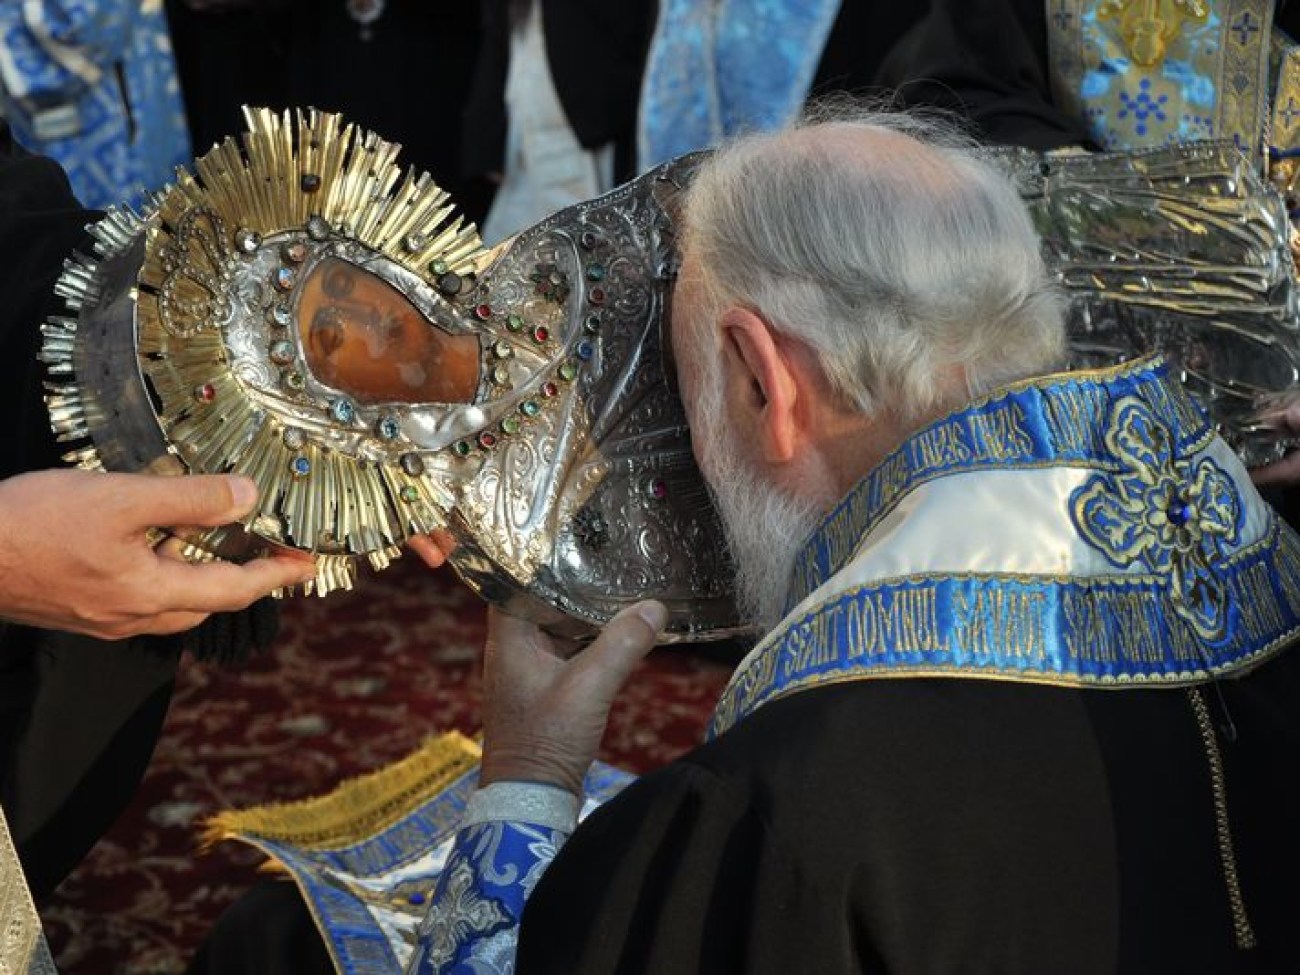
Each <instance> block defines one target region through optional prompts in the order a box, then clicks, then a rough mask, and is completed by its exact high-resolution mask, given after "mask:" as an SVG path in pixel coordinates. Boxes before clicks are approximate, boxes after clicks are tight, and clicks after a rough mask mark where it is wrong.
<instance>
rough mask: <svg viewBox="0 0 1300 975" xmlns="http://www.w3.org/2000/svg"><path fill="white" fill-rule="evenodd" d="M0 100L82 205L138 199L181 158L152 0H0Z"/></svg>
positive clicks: (160, 26)
mask: <svg viewBox="0 0 1300 975" xmlns="http://www.w3.org/2000/svg"><path fill="white" fill-rule="evenodd" d="M0 106H2V107H3V115H4V117H5V118H7V119H8V121H9V125H10V127H11V128H12V130H13V135H14V138H15V139H17V141H18V142H19V143H20V144H22V145H23V146H26V147H27V148H28V149H30V150H32V151H33V152H37V153H40V154H42V155H46V156H50V157H51V158H53V159H55V160H57V161H58V163H59V164H60V165H61V166H62V167H63V169H64V171H65V172H67V174H68V178H69V180H70V181H71V183H72V189H73V192H74V193H75V194H76V196H77V199H78V200H79V201H80V202H81V203H82V205H84V206H87V207H94V208H100V207H106V206H110V205H113V204H119V203H132V204H137V205H138V204H139V203H140V202H141V201H142V199H143V193H142V191H147V190H156V189H159V188H161V187H162V186H163V185H164V184H165V183H167V182H168V181H169V180H170V178H171V173H172V170H173V169H174V168H175V167H176V166H179V165H182V164H184V163H187V162H188V161H189V158H190V144H189V138H188V134H187V131H186V127H185V113H184V108H183V106H182V104H181V95H180V88H179V85H178V82H177V78H176V65H175V62H174V60H173V58H172V50H171V43H170V41H169V39H168V33H167V20H166V17H165V16H164V13H163V9H162V0H29V2H21V3H20V2H17V0H8V2H5V3H0Z"/></svg>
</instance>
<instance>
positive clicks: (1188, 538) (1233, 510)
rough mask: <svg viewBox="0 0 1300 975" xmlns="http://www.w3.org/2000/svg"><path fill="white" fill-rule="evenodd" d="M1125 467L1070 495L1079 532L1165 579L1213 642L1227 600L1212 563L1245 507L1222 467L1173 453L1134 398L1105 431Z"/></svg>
mask: <svg viewBox="0 0 1300 975" xmlns="http://www.w3.org/2000/svg"><path fill="white" fill-rule="evenodd" d="M1105 440H1106V445H1107V447H1108V448H1109V450H1110V452H1111V454H1112V456H1114V457H1115V459H1116V460H1118V461H1119V462H1120V464H1121V465H1122V466H1121V468H1120V470H1118V471H1116V472H1114V473H1105V474H1097V475H1094V476H1093V477H1091V478H1089V480H1088V481H1087V483H1086V484H1084V485H1083V486H1082V487H1081V488H1078V489H1077V490H1076V491H1075V492H1074V493H1073V494H1072V495H1071V497H1070V513H1071V517H1072V518H1073V520H1074V524H1075V527H1076V528H1077V529H1078V531H1079V534H1080V535H1082V536H1083V538H1084V539H1085V540H1086V541H1087V542H1088V543H1089V544H1090V545H1092V546H1093V547H1094V548H1096V549H1098V550H1099V551H1101V552H1102V553H1103V554H1104V555H1105V556H1106V558H1107V559H1108V560H1110V562H1112V563H1113V564H1114V565H1117V566H1120V567H1121V568H1123V567H1127V566H1130V565H1141V566H1142V567H1144V568H1145V569H1147V570H1148V571H1149V572H1152V573H1154V574H1156V575H1159V576H1164V577H1166V578H1167V579H1168V582H1169V586H1170V592H1171V593H1172V595H1173V597H1174V605H1175V610H1176V612H1178V614H1179V616H1181V617H1182V618H1183V619H1184V620H1186V621H1187V622H1188V623H1190V624H1191V626H1192V627H1193V628H1194V629H1195V631H1196V632H1197V634H1199V635H1200V636H1202V637H1203V638H1205V639H1207V640H1209V641H1211V642H1215V641H1218V640H1221V639H1223V637H1224V635H1225V633H1226V632H1227V624H1228V612H1227V599H1226V593H1225V589H1224V587H1223V583H1222V581H1221V580H1220V579H1219V578H1218V577H1216V575H1215V574H1214V573H1213V572H1211V571H1210V568H1209V566H1210V565H1211V564H1212V563H1213V562H1215V561H1217V560H1221V559H1222V558H1223V557H1224V552H1225V549H1226V547H1227V546H1228V545H1230V544H1231V543H1233V542H1235V541H1236V540H1237V537H1238V534H1239V532H1240V527H1241V521H1242V519H1243V517H1244V509H1243V507H1242V504H1241V499H1240V498H1239V497H1238V494H1237V490H1236V488H1235V486H1234V485H1233V483H1232V480H1231V478H1229V477H1228V475H1227V473H1225V472H1224V470H1223V469H1222V468H1221V467H1219V465H1218V464H1216V463H1215V462H1214V461H1213V460H1211V459H1210V458H1208V457H1202V458H1201V459H1200V460H1199V461H1197V462H1196V463H1193V462H1192V461H1190V460H1186V459H1183V458H1181V457H1178V456H1175V452H1174V441H1173V437H1172V435H1171V434H1170V431H1169V429H1168V428H1167V427H1166V426H1165V425H1164V424H1163V423H1161V422H1160V420H1158V419H1157V418H1156V417H1155V415H1154V414H1153V413H1152V412H1151V410H1150V409H1149V408H1148V407H1147V406H1146V404H1144V403H1143V402H1142V401H1141V400H1139V399H1137V398H1136V397H1125V398H1124V399H1121V400H1119V401H1118V402H1117V403H1116V404H1115V405H1114V407H1113V408H1112V410H1111V416H1110V419H1109V422H1108V424H1107V430H1106V435H1105Z"/></svg>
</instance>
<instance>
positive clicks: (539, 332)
mask: <svg viewBox="0 0 1300 975" xmlns="http://www.w3.org/2000/svg"><path fill="white" fill-rule="evenodd" d="M550 337H551V330H550V329H549V328H547V327H546V326H545V325H538V326H537V327H536V328H535V329H533V341H534V342H545V341H546V340H547V339H549V338H550Z"/></svg>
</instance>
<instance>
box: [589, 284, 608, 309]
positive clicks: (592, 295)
mask: <svg viewBox="0 0 1300 975" xmlns="http://www.w3.org/2000/svg"><path fill="white" fill-rule="evenodd" d="M587 300H588V301H590V302H591V303H592V304H593V305H603V304H604V303H605V289H604V288H592V289H591V290H590V291H588V292H587Z"/></svg>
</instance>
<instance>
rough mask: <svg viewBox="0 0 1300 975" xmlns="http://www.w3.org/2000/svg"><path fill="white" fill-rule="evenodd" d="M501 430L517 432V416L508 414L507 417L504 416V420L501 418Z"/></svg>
mask: <svg viewBox="0 0 1300 975" xmlns="http://www.w3.org/2000/svg"><path fill="white" fill-rule="evenodd" d="M501 432H502V433H518V432H519V417H517V416H508V417H506V418H505V419H504V420H502V421H501Z"/></svg>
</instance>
